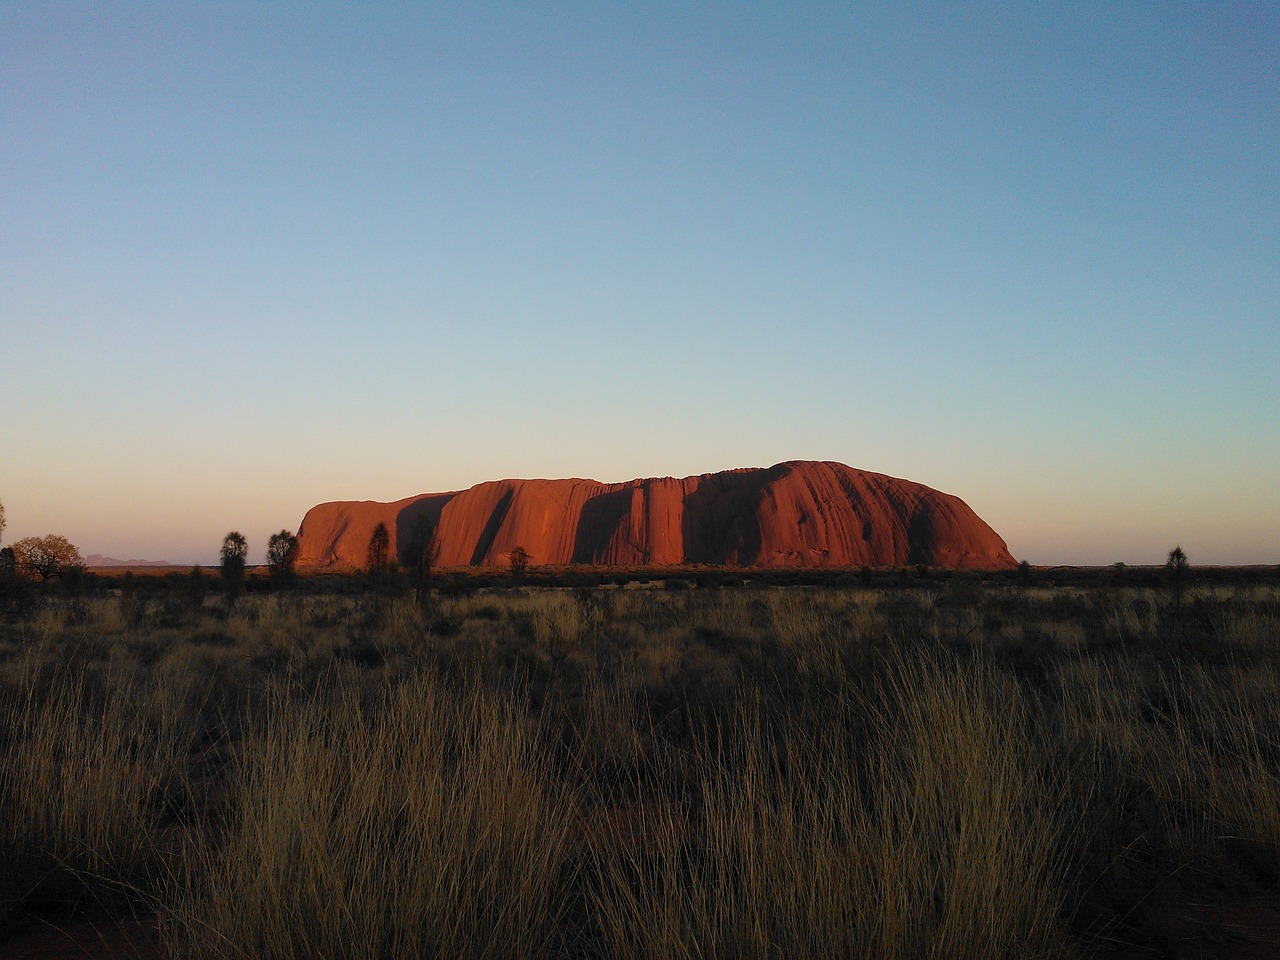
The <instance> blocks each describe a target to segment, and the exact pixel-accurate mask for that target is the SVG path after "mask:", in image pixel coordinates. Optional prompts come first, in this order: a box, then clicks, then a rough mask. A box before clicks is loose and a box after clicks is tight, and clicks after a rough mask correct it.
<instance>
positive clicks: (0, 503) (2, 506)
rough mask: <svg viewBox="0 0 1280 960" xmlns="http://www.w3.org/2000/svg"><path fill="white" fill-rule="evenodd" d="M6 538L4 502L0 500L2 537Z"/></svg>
mask: <svg viewBox="0 0 1280 960" xmlns="http://www.w3.org/2000/svg"><path fill="white" fill-rule="evenodd" d="M3 536H4V501H3V500H0V537H3Z"/></svg>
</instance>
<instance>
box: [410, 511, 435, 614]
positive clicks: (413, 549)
mask: <svg viewBox="0 0 1280 960" xmlns="http://www.w3.org/2000/svg"><path fill="white" fill-rule="evenodd" d="M435 554H436V529H435V527H434V526H432V524H431V521H430V520H429V519H428V518H427V517H421V516H420V517H418V519H417V520H415V521H414V523H413V529H412V530H411V531H410V532H409V541H408V543H406V544H405V547H404V559H405V562H406V563H408V564H409V569H410V571H411V572H412V574H413V586H414V589H415V590H417V592H418V602H419V603H420V604H423V605H425V604H426V602H427V600H428V598H429V597H430V593H429V591H430V589H431V565H432V564H433V563H434V562H435Z"/></svg>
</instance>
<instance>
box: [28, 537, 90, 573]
mask: <svg viewBox="0 0 1280 960" xmlns="http://www.w3.org/2000/svg"><path fill="white" fill-rule="evenodd" d="M13 558H14V563H15V564H16V565H17V568H18V569H19V570H20V571H22V572H23V573H25V574H27V575H29V576H33V577H39V578H40V580H41V581H42V582H44V583H47V582H48V581H49V580H50V578H52V577H61V576H65V575H66V574H67V573H68V572H69V571H71V570H73V569H79V568H80V567H83V566H84V558H83V557H81V556H80V551H79V550H78V549H76V546H75V544H73V543H72V542H71V541H70V540H68V539H67V538H66V537H63V536H59V535H57V534H53V533H51V534H48V535H47V536H43V537H23V538H22V539H21V540H19V541H18V542H17V543H15V544H14V545H13Z"/></svg>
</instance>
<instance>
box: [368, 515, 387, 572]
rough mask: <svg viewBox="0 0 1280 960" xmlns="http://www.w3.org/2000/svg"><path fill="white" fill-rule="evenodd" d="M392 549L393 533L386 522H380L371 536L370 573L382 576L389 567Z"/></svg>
mask: <svg viewBox="0 0 1280 960" xmlns="http://www.w3.org/2000/svg"><path fill="white" fill-rule="evenodd" d="M390 551H391V534H390V532H388V530H387V525H386V524H385V523H381V522H379V523H378V525H377V526H376V527H374V528H373V533H372V534H371V535H370V537H369V557H368V560H369V573H371V574H372V575H373V576H375V577H378V576H381V575H382V573H383V571H385V570H386V569H387V554H388V553H389V552H390Z"/></svg>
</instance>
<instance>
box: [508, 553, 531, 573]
mask: <svg viewBox="0 0 1280 960" xmlns="http://www.w3.org/2000/svg"><path fill="white" fill-rule="evenodd" d="M528 569H529V551H528V550H526V549H525V548H524V547H516V548H515V549H514V550H512V551H511V575H512V576H513V577H515V578H516V579H517V580H520V579H523V578H524V574H525V571H526V570H528Z"/></svg>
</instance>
